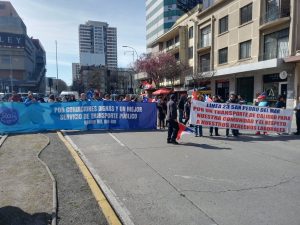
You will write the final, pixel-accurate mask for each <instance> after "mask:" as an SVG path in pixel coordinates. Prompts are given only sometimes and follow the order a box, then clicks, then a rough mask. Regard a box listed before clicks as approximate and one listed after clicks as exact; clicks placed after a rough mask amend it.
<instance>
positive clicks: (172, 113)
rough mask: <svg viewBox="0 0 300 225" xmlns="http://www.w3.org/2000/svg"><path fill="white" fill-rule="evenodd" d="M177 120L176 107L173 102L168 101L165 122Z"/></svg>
mask: <svg viewBox="0 0 300 225" xmlns="http://www.w3.org/2000/svg"><path fill="white" fill-rule="evenodd" d="M176 119H177V106H176V103H175V102H174V101H173V100H170V101H168V104H167V120H176Z"/></svg>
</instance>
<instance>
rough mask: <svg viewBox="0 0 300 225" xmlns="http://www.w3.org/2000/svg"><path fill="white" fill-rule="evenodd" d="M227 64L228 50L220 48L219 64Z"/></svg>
mask: <svg viewBox="0 0 300 225" xmlns="http://www.w3.org/2000/svg"><path fill="white" fill-rule="evenodd" d="M227 62H228V48H222V49H220V50H219V64H223V63H227Z"/></svg>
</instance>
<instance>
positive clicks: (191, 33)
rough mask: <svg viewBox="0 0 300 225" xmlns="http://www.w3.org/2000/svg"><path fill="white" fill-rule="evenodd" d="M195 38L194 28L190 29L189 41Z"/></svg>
mask: <svg viewBox="0 0 300 225" xmlns="http://www.w3.org/2000/svg"><path fill="white" fill-rule="evenodd" d="M193 37H194V27H190V28H189V39H192V38H193Z"/></svg>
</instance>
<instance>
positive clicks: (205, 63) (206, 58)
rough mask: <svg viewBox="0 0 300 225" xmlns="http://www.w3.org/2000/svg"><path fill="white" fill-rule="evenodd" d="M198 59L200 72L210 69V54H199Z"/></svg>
mask: <svg viewBox="0 0 300 225" xmlns="http://www.w3.org/2000/svg"><path fill="white" fill-rule="evenodd" d="M199 59H200V61H199V66H200V72H207V71H210V54H209V53H208V54H205V55H201V56H200V58H199Z"/></svg>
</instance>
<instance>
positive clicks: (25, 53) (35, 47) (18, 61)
mask: <svg viewBox="0 0 300 225" xmlns="http://www.w3.org/2000/svg"><path fill="white" fill-rule="evenodd" d="M0 58H1V59H0V92H11V91H12V90H14V91H17V92H26V91H29V90H30V91H33V92H40V93H44V92H45V74H46V69H45V66H46V53H45V50H44V48H43V46H42V44H41V43H40V41H39V40H38V39H33V38H29V37H28V36H27V29H26V26H25V24H24V22H23V21H22V19H21V18H20V16H19V15H18V13H17V12H16V10H15V9H14V7H13V6H12V4H11V3H10V2H7V1H0Z"/></svg>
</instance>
